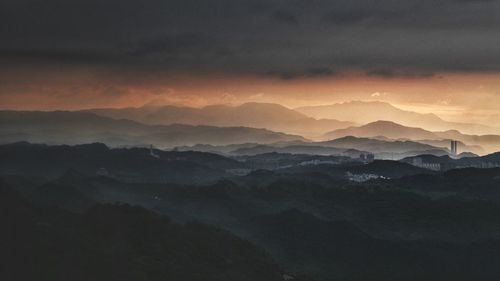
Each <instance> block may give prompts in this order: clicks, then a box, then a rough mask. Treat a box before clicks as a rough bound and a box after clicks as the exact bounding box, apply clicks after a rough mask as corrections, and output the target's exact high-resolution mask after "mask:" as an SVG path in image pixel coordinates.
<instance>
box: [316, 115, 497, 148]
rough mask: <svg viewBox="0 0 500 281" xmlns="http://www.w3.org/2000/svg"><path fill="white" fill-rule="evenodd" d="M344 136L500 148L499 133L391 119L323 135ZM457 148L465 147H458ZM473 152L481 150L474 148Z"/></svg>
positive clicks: (332, 137) (330, 137)
mask: <svg viewBox="0 0 500 281" xmlns="http://www.w3.org/2000/svg"><path fill="white" fill-rule="evenodd" d="M346 136H355V137H362V138H380V137H381V136H382V137H385V138H389V139H393V140H414V141H417V142H418V141H419V140H423V143H429V140H439V141H442V140H447V141H449V140H458V141H461V142H462V143H464V144H466V145H473V146H481V148H483V149H484V151H486V152H494V151H498V150H500V135H481V136H477V135H466V134H462V133H461V132H459V131H457V130H449V131H443V132H431V131H427V130H424V129H421V128H414V127H406V126H403V125H400V124H398V123H395V122H391V121H376V122H373V123H368V124H366V125H363V126H359V127H349V128H346V129H339V130H335V131H332V132H328V133H326V134H325V135H324V138H325V139H337V138H342V137H346ZM458 148H459V150H463V149H467V147H460V146H459V147H458ZM474 151H475V152H481V149H480V148H479V150H478V149H477V147H476V148H474Z"/></svg>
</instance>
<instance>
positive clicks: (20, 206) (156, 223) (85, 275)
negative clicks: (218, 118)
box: [0, 183, 283, 281]
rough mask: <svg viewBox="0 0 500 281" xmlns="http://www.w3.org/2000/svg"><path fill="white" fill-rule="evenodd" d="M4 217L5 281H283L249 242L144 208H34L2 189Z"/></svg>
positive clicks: (1, 255)
mask: <svg viewBox="0 0 500 281" xmlns="http://www.w3.org/2000/svg"><path fill="white" fill-rule="evenodd" d="M0 219H1V221H2V231H1V232H0V249H1V250H0V259H1V260H2V263H1V264H0V269H1V270H0V275H1V278H2V280H12V281H14V280H40V281H44V280H47V281H58V280H60V281H67V280H72V281H98V280H102V281H111V280H121V281H126V280H130V281H137V280H151V281H154V280H158V281H159V280H162V281H164V280H172V281H176V280H177V281H186V280H190V281H219V280H234V281H238V280H241V281H249V280H255V281H261V280H269V281H273V280H276V281H280V280H283V277H282V276H283V272H282V270H281V269H280V267H279V266H278V265H277V264H276V263H275V262H273V261H272V259H271V258H270V257H269V256H268V255H266V254H265V253H264V251H262V250H261V249H259V248H257V247H255V246H254V245H252V244H250V243H249V242H247V241H244V240H242V239H239V238H237V237H235V236H233V235H231V234H230V233H228V232H226V231H223V230H221V229H217V228H214V227H210V226H207V225H202V224H198V223H191V224H185V225H181V224H175V223H172V222H170V220H169V219H168V218H167V217H164V216H160V215H157V214H154V213H152V212H150V211H147V210H145V209H143V208H139V207H130V206H127V205H121V206H113V205H97V206H95V207H92V208H91V209H88V210H87V211H86V212H84V213H83V214H75V213H69V212H67V211H64V210H60V209H47V208H36V207H34V206H32V205H31V204H30V203H28V202H26V201H24V200H23V199H22V198H20V197H19V196H17V194H16V193H15V192H14V191H12V190H11V189H9V188H8V187H7V186H5V184H3V183H0Z"/></svg>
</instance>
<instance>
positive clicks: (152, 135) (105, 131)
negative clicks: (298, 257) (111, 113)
mask: <svg viewBox="0 0 500 281" xmlns="http://www.w3.org/2000/svg"><path fill="white" fill-rule="evenodd" d="M293 140H304V138H302V137H300V136H294V135H287V134H284V133H277V132H272V131H269V130H266V129H254V128H246V127H212V126H192V125H180V124H173V125H168V126H162V125H156V126H153V125H144V124H141V123H138V122H135V121H130V120H125V119H120V120H116V119H112V118H108V117H103V116H97V115H95V114H92V113H87V112H68V111H54V112H41V111H0V142H2V143H9V142H16V141H29V142H34V143H52V144H81V143H91V142H103V143H106V144H109V145H114V146H118V145H120V146H123V145H140V144H148V145H149V144H154V145H156V146H160V147H173V146H178V145H195V144H198V143H205V144H214V145H223V144H232V143H245V142H259V143H272V142H279V141H293Z"/></svg>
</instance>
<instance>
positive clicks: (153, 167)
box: [0, 143, 243, 183]
mask: <svg viewBox="0 0 500 281" xmlns="http://www.w3.org/2000/svg"><path fill="white" fill-rule="evenodd" d="M241 167H243V164H242V163H240V162H238V161H235V160H232V159H229V158H226V157H223V156H220V155H217V154H212V153H204V152H193V151H186V152H177V151H162V150H150V149H146V148H115V149H111V148H108V147H107V146H106V145H104V144H101V143H94V144H85V145H76V146H68V145H56V146H48V145H41V144H29V143H14V144H8V145H0V175H9V174H13V175H16V174H17V175H30V176H40V177H48V178H54V177H59V176H61V175H62V174H64V173H65V172H66V171H68V170H71V169H73V170H76V171H78V172H79V173H83V174H84V175H87V176H93V175H97V174H100V175H106V176H109V177H113V178H117V179H121V180H124V181H132V182H176V183H186V182H189V183H197V182H210V181H214V180H216V179H218V178H220V177H222V176H225V175H228V174H227V172H226V171H227V170H230V169H235V168H241Z"/></svg>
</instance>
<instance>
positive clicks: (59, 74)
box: [0, 68, 500, 125]
mask: <svg viewBox="0 0 500 281" xmlns="http://www.w3.org/2000/svg"><path fill="white" fill-rule="evenodd" d="M2 77H3V78H1V80H0V82H2V84H1V85H0V107H1V108H3V109H27V110H33V109H40V110H53V109H69V110H76V109H83V108H93V107H127V106H141V105H143V104H147V103H152V104H175V105H186V106H194V107H200V106H205V105H209V104H220V103H224V104H238V103H243V102H250V101H253V102H273V103H280V104H283V105H285V106H287V107H290V108H294V107H299V106H304V105H320V104H330V103H336V102H344V101H350V100H364V101H374V100H377V101H386V102H390V103H392V104H394V105H396V106H398V107H400V108H403V109H407V110H412V111H417V112H425V113H435V114H438V115H439V116H441V117H442V118H444V119H446V120H450V121H459V122H477V123H482V124H489V125H491V124H492V122H493V123H499V124H500V106H499V104H500V74H498V73H474V74H470V73H463V74H460V73H447V74H438V75H435V76H432V77H406V78H405V77H389V78H388V77H378V76H367V75H365V74H360V73H344V74H338V75H333V76H325V77H321V78H297V79H289V80H283V79H279V78H276V77H269V76H266V77H259V76H236V75H235V76H227V75H226V76H218V75H195V76H182V75H175V76H174V75H169V74H161V73H155V74H154V75H153V74H152V75H142V76H134V75H133V74H124V73H120V74H114V73H109V72H100V71H99V69H91V70H88V69H79V70H71V71H70V72H67V71H65V69H63V68H61V69H57V68H55V69H48V70H47V71H46V72H39V71H38V72H25V71H22V70H19V71H15V70H14V71H11V72H8V73H2Z"/></svg>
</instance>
